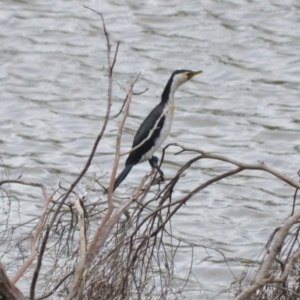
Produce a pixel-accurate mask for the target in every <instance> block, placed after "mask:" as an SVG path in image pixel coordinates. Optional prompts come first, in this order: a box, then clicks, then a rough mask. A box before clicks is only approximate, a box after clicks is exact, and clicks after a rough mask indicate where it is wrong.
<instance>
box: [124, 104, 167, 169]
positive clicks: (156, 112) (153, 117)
mask: <svg viewBox="0 0 300 300" xmlns="http://www.w3.org/2000/svg"><path fill="white" fill-rule="evenodd" d="M164 106H165V105H164V104H162V103H159V104H158V105H157V106H156V107H155V108H154V109H153V110H152V111H151V112H150V113H149V115H148V116H147V118H146V119H145V120H144V121H143V123H142V124H141V125H140V127H139V129H138V131H137V132H136V135H135V137H134V140H133V144H132V148H134V147H136V146H137V145H139V144H140V143H141V142H142V141H144V140H145V139H146V138H147V137H148V135H149V132H150V131H151V130H152V129H153V128H154V126H155V124H156V122H157V120H158V119H159V118H160V117H161V114H162V113H163V110H164ZM164 122H165V116H163V117H161V119H160V121H159V123H158V126H157V128H156V129H155V130H154V132H153V133H152V135H151V137H150V138H149V139H148V140H147V141H146V142H145V143H143V145H141V146H140V147H139V148H137V149H136V150H134V151H133V152H131V153H130V155H129V156H128V158H127V160H126V166H127V165H131V164H133V165H135V164H137V163H138V162H139V161H140V160H141V158H142V156H143V155H144V154H145V153H147V152H148V151H149V150H150V149H151V148H152V147H153V146H154V144H155V141H156V139H157V138H158V137H159V135H160V131H161V128H162V127H163V125H164Z"/></svg>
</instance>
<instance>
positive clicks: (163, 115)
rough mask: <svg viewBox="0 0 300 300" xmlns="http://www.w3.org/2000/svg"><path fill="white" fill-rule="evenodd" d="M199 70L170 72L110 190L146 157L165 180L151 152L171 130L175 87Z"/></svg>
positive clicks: (153, 151) (145, 159)
mask: <svg viewBox="0 0 300 300" xmlns="http://www.w3.org/2000/svg"><path fill="white" fill-rule="evenodd" d="M200 73H202V71H191V70H176V71H174V72H173V73H172V75H171V77H170V78H169V80H168V82H167V84H166V86H165V88H164V90H163V93H162V95H161V100H160V103H159V104H157V105H156V106H155V107H154V108H153V110H152V111H151V112H150V113H149V114H148V116H147V117H146V118H145V119H144V121H143V122H142V124H141V125H140V127H139V129H138V130H137V132H136V134H135V137H134V140H133V143H132V150H131V152H130V154H129V156H128V158H127V160H126V163H125V168H124V169H123V171H122V172H121V173H120V174H119V175H118V176H117V178H116V179H115V183H114V188H113V191H115V190H116V188H117V187H118V186H119V185H120V183H121V182H122V181H123V180H124V179H125V178H126V176H127V175H128V174H129V172H130V171H131V169H132V168H133V166H135V165H136V164H138V163H142V162H145V161H147V160H148V161H149V164H150V166H151V167H152V168H154V169H157V171H158V172H159V174H160V177H161V179H162V181H163V180H164V173H163V172H162V171H161V169H160V168H159V165H158V158H157V156H154V155H153V154H154V153H155V151H156V150H157V149H158V148H159V147H160V146H161V145H162V144H163V142H164V141H165V139H166V138H167V136H168V135H169V133H170V130H171V126H172V121H173V116H174V109H175V106H174V94H175V92H176V90H177V89H178V88H179V87H180V86H181V85H182V84H184V83H185V82H187V81H189V80H190V79H191V78H192V77H194V76H196V75H198V74H200Z"/></svg>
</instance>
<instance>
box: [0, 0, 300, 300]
mask: <svg viewBox="0 0 300 300" xmlns="http://www.w3.org/2000/svg"><path fill="white" fill-rule="evenodd" d="M85 4H86V5H88V6H91V7H93V8H95V9H97V10H99V11H101V12H103V14H104V17H105V20H106V25H107V29H108V31H109V32H110V37H111V40H112V42H113V45H114V47H115V44H116V42H117V41H120V42H121V45H120V51H119V54H118V59H117V64H116V68H115V78H116V79H117V80H118V82H119V83H120V84H121V85H124V86H126V85H127V84H128V82H130V81H131V80H132V79H133V78H134V77H135V76H136V74H137V73H138V72H140V71H141V72H142V74H141V78H140V80H139V81H138V84H137V85H136V90H137V91H142V90H144V89H145V88H149V90H148V91H147V92H146V93H145V94H143V95H140V96H136V97H134V98H133V102H132V106H131V111H130V117H129V118H128V120H127V123H126V133H125V135H124V138H123V141H122V145H123V149H124V150H127V149H128V148H129V147H130V146H131V142H132V135H133V134H134V132H135V130H136V129H137V128H138V126H139V124H140V123H141V120H142V119H143V117H144V116H146V115H147V113H148V112H149V111H150V110H151V108H152V107H153V106H154V105H155V104H156V103H157V102H158V101H159V96H160V93H161V92H162V89H163V87H164V84H165V82H166V81H167V80H168V78H169V76H170V74H171V72H172V71H173V70H175V69H180V68H187V69H193V70H198V69H201V70H203V71H204V73H203V74H202V75H201V76H198V77H197V78H195V79H194V80H193V81H191V82H189V83H187V84H185V85H184V86H182V87H181V88H180V90H179V91H178V92H177V94H176V96H177V102H176V105H177V107H176V115H175V120H174V123H173V128H172V133H171V137H170V138H169V139H168V142H178V143H180V144H183V145H185V146H187V147H189V146H190V147H197V148H201V149H202V150H205V151H208V152H214V153H219V154H222V155H225V156H228V157H232V158H235V159H237V160H241V161H244V162H248V163H255V162H257V161H258V160H260V161H264V162H265V163H267V164H269V165H271V166H273V167H275V168H277V169H278V170H281V171H283V172H284V173H286V174H287V175H289V176H291V177H293V178H297V176H296V172H297V170H298V169H299V167H300V155H299V152H300V146H299V134H300V114H299V112H300V102H299V94H300V87H299V79H300V52H299V46H300V39H299V37H300V26H299V21H300V1H283V0H282V1H279V0H278V1H276V0H275V1H250V0H249V1H240V0H239V1H237V0H236V1H234V0H232V1H219V2H218V1H212V0H206V1H205V0H204V1H196V0H194V1H193V0H191V1H185V2H184V3H182V1H177V0H171V1H158V0H156V1H148V2H142V1H140V3H139V2H137V1H133V0H128V1H101V2H100V1H87V2H85ZM0 24H1V26H0V37H1V44H0V52H1V56H0V65H1V68H0V93H1V94H0V95H1V99H0V101H1V110H0V126H1V133H2V134H1V136H0V146H1V157H2V159H3V161H4V163H5V164H6V165H7V166H9V169H10V176H11V177H12V178H16V177H18V176H19V175H20V174H23V175H22V176H23V178H32V179H34V180H37V181H41V182H43V183H46V184H47V185H49V186H53V185H54V184H55V183H56V182H57V179H58V177H59V178H63V179H64V180H72V179H73V178H74V176H75V175H76V174H77V173H78V171H79V170H80V168H81V167H82V166H83V164H84V162H85V160H86V158H87V156H88V154H89V152H90V149H91V147H92V145H93V142H94V139H95V137H96V135H97V134H98V132H99V128H100V126H101V124H102V121H103V116H104V114H105V105H106V93H107V90H106V88H107V78H106V76H105V74H106V71H105V66H106V45H105V39H104V36H103V31H102V24H101V20H100V19H99V16H97V15H96V14H94V13H92V12H90V11H88V10H86V9H84V8H83V7H82V3H80V2H77V1H58V2H56V3H55V4H54V3H52V2H51V1H36V2H32V1H8V2H6V3H5V4H4V5H3V6H2V9H1V14H0ZM113 98H114V105H113V107H112V109H113V112H117V111H118V109H119V107H120V105H121V103H122V101H123V98H124V92H123V90H122V89H121V88H119V87H118V86H117V85H115V86H114V96H113ZM117 125H118V120H112V121H111V123H110V125H109V128H108V131H107V133H106V135H105V137H104V140H103V142H102V143H101V145H100V147H99V150H98V153H97V156H96V158H95V160H94V162H93V166H92V168H91V169H90V174H94V173H97V174H101V173H102V174H104V173H105V172H109V170H110V168H111V165H112V159H113V151H114V144H115V135H116V132H115V130H116V128H117ZM175 151H176V149H173V148H172V149H171V151H170V152H168V154H167V157H166V161H165V163H164V166H163V167H164V171H165V173H166V175H167V176H168V175H169V176H171V175H172V174H174V173H175V171H176V170H177V168H178V167H179V166H180V165H181V164H182V163H183V162H184V161H185V157H184V156H182V157H178V158H176V160H175V159H174V156H173V155H172V153H174V152H175ZM124 160H125V159H124ZM124 160H123V161H122V162H121V166H120V169H121V167H122V166H123V163H124ZM148 170H149V166H148V165H147V164H142V165H139V166H137V167H136V168H135V169H134V171H132V173H131V174H130V176H129V177H128V178H127V179H126V181H125V182H124V183H123V184H122V186H123V187H124V188H126V187H127V188H128V187H133V186H135V184H136V182H137V181H138V179H139V178H140V176H141V175H142V174H144V172H145V171H148ZM224 170H227V165H225V164H223V163H216V162H211V161H206V162H199V163H198V164H197V165H195V166H194V167H193V168H192V169H191V171H192V172H189V174H187V176H186V177H185V178H184V179H183V180H182V183H181V185H180V187H179V190H178V191H176V195H181V194H183V193H186V191H187V190H188V189H189V188H191V187H195V186H197V184H199V183H201V182H204V180H206V179H208V178H210V177H211V176H212V175H216V174H219V173H220V172H221V171H224ZM107 178H108V177H107ZM107 180H108V179H107ZM293 193H294V191H293V189H291V188H288V187H287V186H286V185H284V184H282V183H281V182H280V181H279V180H277V179H275V178H273V177H272V176H270V175H267V174H264V173H262V172H258V171H252V172H250V171H247V172H244V173H241V174H239V175H237V176H235V177H232V178H228V179H225V180H223V181H222V182H220V183H218V184H215V185H213V186H211V187H210V188H208V189H207V190H205V191H204V192H202V193H200V194H198V195H197V196H195V197H194V198H193V199H191V200H190V201H189V202H188V203H187V205H186V206H185V207H183V208H182V209H181V211H179V212H178V214H177V215H176V216H175V218H174V220H173V234H174V235H177V236H179V237H181V238H182V239H185V240H186V241H188V242H190V243H194V244H195V248H194V259H193V274H194V276H195V277H197V280H198V282H200V283H201V284H198V283H197V281H196V280H194V281H195V283H194V284H191V285H188V287H187V289H186V296H187V297H191V298H195V299H197V297H199V293H200V295H201V297H203V298H204V295H205V294H204V292H203V289H204V290H205V292H206V293H207V295H209V296H210V295H213V294H214V293H216V292H217V291H219V290H220V289H222V288H224V287H227V286H229V285H230V283H231V282H232V281H233V280H234V277H233V275H232V273H231V272H230V270H229V269H228V265H227V264H226V263H225V262H224V259H223V257H222V256H221V255H220V254H218V253H217V252H215V251H213V250H207V252H205V251H204V250H203V248H202V247H200V246H206V247H212V248H217V249H219V250H222V251H223V252H224V254H225V255H226V257H227V259H228V264H229V266H230V268H231V271H232V272H233V274H234V275H236V276H239V275H240V272H241V271H242V270H243V269H244V266H245V264H246V263H247V260H250V259H252V258H253V255H254V253H258V252H259V251H260V250H261V249H262V247H263V245H264V243H265V242H266V239H267V238H268V236H269V235H270V233H271V232H272V229H273V228H274V227H276V226H278V225H279V224H280V223H281V222H282V220H283V219H285V217H286V216H287V214H288V213H289V211H290V207H291V203H292V195H293ZM38 201H40V200H39V199H38V198H36V199H33V200H32V199H31V200H28V203H30V205H26V208H25V209H26V210H25V214H27V215H28V216H29V215H32V214H33V212H34V210H35V207H36V204H37V203H38ZM189 263H190V250H188V249H186V250H185V249H183V250H182V252H181V255H179V256H178V258H177V267H178V274H179V276H183V277H184V276H186V272H187V271H188V269H189ZM193 279H194V278H193ZM227 297H228V295H227V296H226V295H225V296H224V298H225V299H227ZM218 299H222V296H219V297H218Z"/></svg>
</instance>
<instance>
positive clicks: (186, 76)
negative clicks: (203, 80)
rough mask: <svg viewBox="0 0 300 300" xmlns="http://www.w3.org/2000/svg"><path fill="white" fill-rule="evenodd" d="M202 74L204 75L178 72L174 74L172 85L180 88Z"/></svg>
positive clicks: (186, 71)
mask: <svg viewBox="0 0 300 300" xmlns="http://www.w3.org/2000/svg"><path fill="white" fill-rule="evenodd" d="M201 73H202V71H196V72H194V71H191V70H177V71H174V72H173V74H172V75H171V78H170V79H172V85H174V86H176V88H178V87H179V86H180V85H182V84H183V83H185V82H187V81H188V80H190V79H191V78H193V77H194V76H196V75H198V74H201Z"/></svg>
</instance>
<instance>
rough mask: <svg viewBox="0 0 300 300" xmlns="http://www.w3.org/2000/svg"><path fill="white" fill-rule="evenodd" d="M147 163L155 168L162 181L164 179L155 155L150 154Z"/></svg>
mask: <svg viewBox="0 0 300 300" xmlns="http://www.w3.org/2000/svg"><path fill="white" fill-rule="evenodd" d="M148 161H149V164H150V166H151V167H152V168H154V169H156V170H157V171H158V173H159V175H160V179H161V180H162V181H164V173H163V171H162V170H161V169H160V168H159V165H158V158H157V156H154V155H153V156H152V157H151V158H150V159H149V160H148Z"/></svg>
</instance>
